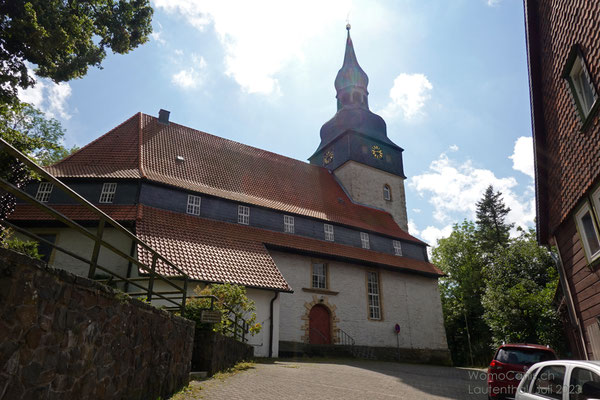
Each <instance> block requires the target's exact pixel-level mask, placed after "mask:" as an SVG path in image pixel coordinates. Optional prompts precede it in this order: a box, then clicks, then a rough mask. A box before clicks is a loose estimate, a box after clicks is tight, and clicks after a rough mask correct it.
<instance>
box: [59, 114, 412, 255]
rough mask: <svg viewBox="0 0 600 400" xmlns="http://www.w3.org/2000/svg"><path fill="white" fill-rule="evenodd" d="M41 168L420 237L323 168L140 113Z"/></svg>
mask: <svg viewBox="0 0 600 400" xmlns="http://www.w3.org/2000/svg"><path fill="white" fill-rule="evenodd" d="M136 126H138V129H137V130H136ZM113 141H114V143H113ZM136 149H137V150H138V151H136ZM117 150H118V151H117ZM177 156H182V157H183V158H184V161H177ZM86 160H87V162H86ZM48 171H49V172H50V173H52V174H54V175H55V176H57V177H61V178H65V177H114V178H118V177H123V178H128V177H129V178H133V177H144V178H147V179H149V180H151V181H155V182H159V183H164V184H168V185H172V186H176V187H179V188H182V189H186V190H190V191H195V192H200V193H204V194H208V195H213V196H217V197H221V198H225V199H229V200H233V201H238V202H242V203H248V204H252V205H256V206H261V207H267V208H271V209H276V210H280V211H283V212H287V213H291V214H297V215H304V216H308V217H313V218H317V219H321V220H324V221H328V222H332V223H338V224H342V225H347V226H352V227H354V228H357V229H361V230H365V231H372V232H377V233H381V234H384V235H388V236H392V237H395V238H400V239H404V240H408V241H412V242H417V243H421V244H423V242H421V241H420V240H419V239H417V238H415V237H413V236H411V235H409V234H408V233H407V232H405V231H403V230H402V229H401V228H400V227H399V226H398V225H397V224H396V222H395V221H394V220H393V218H392V216H391V215H390V214H389V213H387V212H385V211H381V210H377V209H374V208H371V207H365V206H361V205H358V204H354V203H352V201H351V200H350V198H349V197H348V196H347V195H346V194H345V192H344V191H343V189H342V187H341V186H340V185H339V184H338V182H337V181H336V180H335V178H334V176H333V175H332V174H331V173H330V172H329V171H328V170H327V169H326V168H323V167H320V166H316V165H311V164H308V163H306V162H302V161H298V160H294V159H291V158H288V157H284V156H281V155H278V154H275V153H271V152H268V151H265V150H260V149H257V148H254V147H251V146H247V145H244V144H241V143H237V142H234V141H231V140H228V139H224V138H220V137H217V136H214V135H210V134H208V133H205V132H201V131H198V130H195V129H192V128H188V127H185V126H183V125H179V124H176V123H172V122H171V123H169V124H162V123H159V122H158V119H157V118H155V117H152V116H149V115H145V114H142V113H138V114H136V115H135V116H133V117H132V118H130V119H129V120H127V121H126V122H124V123H123V124H121V125H120V126H118V127H117V128H115V129H113V130H112V131H110V132H109V133H107V134H106V135H104V136H102V137H100V138H99V139H97V140H96V141H94V142H92V143H90V144H89V145H87V146H85V147H84V148H82V149H81V150H80V151H78V152H77V153H75V154H74V155H72V156H70V157H68V158H66V159H65V160H63V161H61V162H59V163H57V164H55V165H53V166H51V167H49V168H48Z"/></svg>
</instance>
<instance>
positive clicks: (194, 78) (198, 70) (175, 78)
mask: <svg viewBox="0 0 600 400" xmlns="http://www.w3.org/2000/svg"><path fill="white" fill-rule="evenodd" d="M192 64H193V66H191V67H188V68H182V69H180V70H179V72H177V73H175V74H173V75H172V76H171V82H173V83H174V84H175V85H177V86H179V87H180V88H182V89H195V88H197V87H198V86H200V85H201V84H202V83H203V82H204V70H205V69H206V61H205V60H204V58H202V57H201V56H198V55H195V54H192Z"/></svg>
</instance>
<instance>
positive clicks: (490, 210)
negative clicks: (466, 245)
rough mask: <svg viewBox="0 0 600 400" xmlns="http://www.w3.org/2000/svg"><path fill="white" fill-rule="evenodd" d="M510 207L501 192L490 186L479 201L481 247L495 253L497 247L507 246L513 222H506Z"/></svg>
mask: <svg viewBox="0 0 600 400" xmlns="http://www.w3.org/2000/svg"><path fill="white" fill-rule="evenodd" d="M509 212H510V207H507V206H506V205H505V204H504V200H503V199H502V193H501V192H494V187H493V186H492V185H490V186H488V187H487V189H486V190H485V193H484V194H483V198H482V199H481V200H479V201H478V202H477V221H476V222H477V239H478V241H479V243H480V246H481V249H482V250H483V251H484V252H485V253H487V254H492V253H494V251H495V249H496V248H497V247H501V248H506V247H507V246H508V244H509V233H510V229H511V228H512V227H513V224H508V223H506V216H507V215H508V213H509Z"/></svg>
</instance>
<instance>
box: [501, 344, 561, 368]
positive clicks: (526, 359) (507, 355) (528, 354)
mask: <svg viewBox="0 0 600 400" xmlns="http://www.w3.org/2000/svg"><path fill="white" fill-rule="evenodd" d="M555 359H556V356H555V355H554V353H552V352H551V351H549V350H542V349H525V348H514V347H503V348H501V349H500V350H498V354H496V360H498V361H500V362H501V363H506V364H521V365H533V364H535V363H537V362H540V361H548V360H555Z"/></svg>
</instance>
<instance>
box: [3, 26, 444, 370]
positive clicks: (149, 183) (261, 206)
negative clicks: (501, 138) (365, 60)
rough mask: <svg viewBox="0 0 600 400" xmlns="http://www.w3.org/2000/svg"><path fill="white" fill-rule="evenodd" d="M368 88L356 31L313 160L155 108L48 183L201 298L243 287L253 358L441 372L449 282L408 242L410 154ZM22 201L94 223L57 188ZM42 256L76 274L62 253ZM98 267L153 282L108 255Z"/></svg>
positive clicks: (56, 169)
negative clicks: (253, 315)
mask: <svg viewBox="0 0 600 400" xmlns="http://www.w3.org/2000/svg"><path fill="white" fill-rule="evenodd" d="M367 85H368V77H367V75H366V74H365V72H364V71H363V70H362V69H361V68H360V66H359V64H358V61H357V59H356V55H355V52H354V48H353V43H352V40H351V38H350V34H349V28H348V37H347V41H346V52H345V57H344V63H343V66H342V68H341V69H340V71H339V72H338V76H337V78H336V81H335V87H336V91H337V102H338V111H337V113H336V114H335V116H334V117H333V118H332V119H331V120H330V121H328V122H327V123H325V124H324V125H323V127H322V128H321V143H320V145H319V147H318V148H317V150H316V151H315V153H314V154H313V155H312V156H310V158H309V161H310V163H305V162H301V161H298V160H293V159H290V158H287V157H284V156H281V155H278V154H274V153H270V152H267V151H264V150H260V149H256V148H253V147H250V146H246V145H244V144H241V143H237V142H233V141H230V140H226V139H223V138H219V137H216V136H213V135H210V134H208V133H204V132H201V131H198V130H195V129H192V128H188V127H185V126H182V125H179V124H176V123H174V122H171V121H169V114H168V112H164V111H163V110H161V115H160V116H159V118H156V117H152V116H149V115H146V114H142V113H138V114H136V115H134V116H132V117H131V118H129V119H128V120H126V121H125V122H123V123H122V124H121V125H119V126H118V127H116V128H114V129H113V130H111V131H110V132H108V133H106V134H105V135H103V136H101V137H100V138H98V139H96V140H95V141H93V142H92V143H90V144H88V145H87V146H85V147H83V148H82V149H80V150H79V151H78V152H77V153H75V154H73V155H71V156H69V157H67V158H66V159H64V160H62V161H61V162H59V163H57V164H55V165H53V166H51V167H48V171H49V172H50V173H52V174H53V175H55V176H57V177H58V178H59V179H61V180H62V181H63V182H65V183H66V184H67V185H69V186H70V187H71V188H72V189H73V190H75V191H76V192H78V193H80V194H81V195H82V196H83V197H85V198H86V199H88V200H89V201H90V202H92V203H94V204H96V205H98V206H99V207H100V208H101V209H102V210H103V211H105V212H106V213H108V214H109V215H111V216H112V217H113V218H115V219H117V220H118V221H120V222H121V223H122V224H123V225H125V226H126V227H128V228H129V229H131V230H132V231H134V232H135V233H136V235H138V236H139V237H140V238H141V239H142V240H144V241H145V242H146V243H148V244H150V245H151V246H152V247H153V248H155V249H156V250H158V251H159V252H160V253H161V254H163V255H164V256H166V257H167V258H169V259H170V260H171V261H172V262H173V263H174V264H176V265H178V266H179V267H180V268H181V269H183V270H184V271H185V272H186V273H187V274H188V275H189V276H190V277H191V278H192V279H193V280H194V281H195V285H191V286H196V285H199V286H201V287H202V286H204V285H207V284H210V283H215V282H230V283H236V284H240V285H244V286H246V287H247V288H248V294H249V296H250V297H251V298H252V299H253V300H255V302H256V305H257V321H258V322H261V323H262V325H263V329H262V331H261V332H260V333H259V334H258V335H256V336H254V337H252V338H251V341H250V343H251V344H252V345H254V346H255V354H256V355H257V356H273V357H275V356H278V355H279V354H290V353H298V352H306V351H309V350H310V348H311V347H318V346H321V347H322V346H335V345H338V344H348V343H351V344H353V345H355V346H360V347H364V348H366V349H367V350H368V352H367V353H366V354H367V355H369V356H373V357H385V356H387V357H389V355H390V354H392V352H391V351H390V350H391V349H393V354H394V355H393V357H391V358H394V357H399V358H402V359H410V360H413V361H421V362H439V363H447V362H449V352H448V349H447V343H446V336H445V331H444V325H443V316H442V309H441V301H440V295H439V292H438V286H437V285H438V278H439V277H440V276H441V271H440V270H439V269H438V268H436V267H435V266H434V265H433V264H431V263H430V262H429V261H428V257H427V251H426V244H425V243H423V242H422V241H420V240H419V239H417V238H415V237H413V236H411V235H410V234H409V233H408V229H407V216H406V202H405V194H404V180H405V179H406V177H405V175H404V170H403V163H402V152H403V149H402V148H400V147H399V146H397V145H396V144H394V143H393V142H392V141H391V140H390V139H389V138H388V137H387V132H386V124H385V122H384V121H383V119H382V118H381V117H379V116H378V115H376V114H374V113H372V112H371V111H370V110H369V107H368V91H367ZM27 190H28V191H29V193H30V194H31V195H32V196H36V197H37V198H38V199H40V200H42V201H45V202H47V203H49V204H50V205H52V206H53V207H55V208H57V209H58V210H60V211H61V212H62V213H64V214H66V215H68V216H71V217H72V218H74V219H76V220H78V221H80V222H81V223H85V224H87V225H88V226H91V227H93V226H94V221H93V219H92V218H90V217H89V216H87V217H86V216H84V215H82V214H81V213H80V210H78V208H77V207H78V206H77V205H74V204H72V203H71V202H70V200H69V199H68V198H66V197H65V196H63V195H61V194H60V193H59V192H53V191H52V188H51V187H49V186H48V185H47V183H45V182H41V183H33V184H31V185H29V187H28V188H27ZM11 219H12V220H13V221H14V222H16V223H19V224H22V225H24V226H25V225H27V226H29V227H31V228H32V229H33V230H34V231H36V232H38V233H39V234H43V235H45V237H46V238H51V240H52V241H54V243H55V244H57V245H61V246H65V247H67V248H70V249H73V250H74V251H79V252H82V253H85V252H86V251H89V247H90V245H91V244H90V243H86V242H84V241H82V240H80V239H77V238H75V237H73V234H72V232H70V231H69V230H68V229H67V228H61V227H60V226H58V225H56V224H55V223H53V222H52V221H48V220H45V219H43V218H42V217H40V216H37V214H36V212H34V211H33V209H32V208H30V207H29V206H27V205H25V204H20V205H19V206H18V207H17V210H16V211H15V213H14V214H13V215H12V216H11ZM106 235H107V236H106V237H107V240H108V241H109V242H111V243H114V244H115V245H118V246H119V247H120V248H122V249H123V250H124V251H126V252H128V253H131V254H132V255H135V256H137V257H139V258H140V259H142V260H145V259H146V258H148V257H149V255H148V254H146V253H145V252H144V251H143V249H138V248H136V247H135V246H132V245H131V243H128V242H127V241H126V240H123V239H122V238H119V237H118V235H117V234H116V233H111V232H110V231H108V232H107V233H106ZM111 235H112V236H111ZM47 257H48V261H50V262H51V263H53V264H55V265H67V266H68V267H69V268H70V269H72V270H73V271H78V268H82V266H81V265H78V263H77V262H76V261H73V260H72V259H71V260H69V257H68V256H66V255H64V254H60V253H57V252H56V251H52V252H49V253H48V254H47ZM99 262H100V263H101V264H102V263H104V264H103V265H109V266H110V267H111V268H114V269H115V270H118V271H119V272H120V273H123V274H127V276H128V277H138V276H143V274H140V272H139V271H136V270H131V268H128V266H127V265H126V264H125V263H123V262H118V261H115V260H112V259H110V257H109V256H108V255H103V254H101V257H100V261H99ZM81 271H83V269H81ZM162 272H163V273H165V274H168V270H164V271H162ZM192 289H193V288H190V293H191V290H192ZM396 325H398V327H399V331H397V330H396V329H395V327H396Z"/></svg>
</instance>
